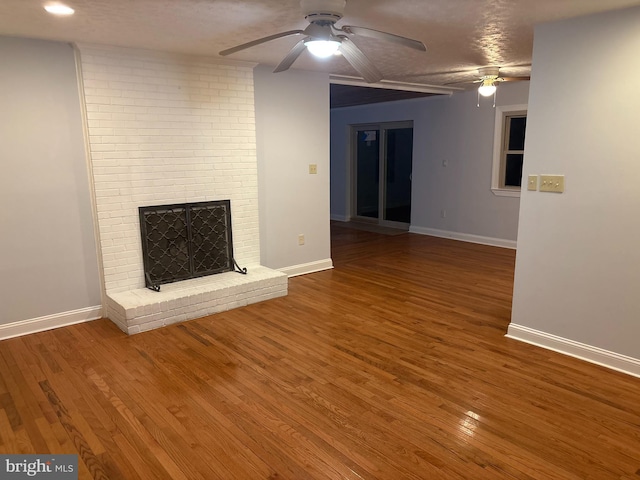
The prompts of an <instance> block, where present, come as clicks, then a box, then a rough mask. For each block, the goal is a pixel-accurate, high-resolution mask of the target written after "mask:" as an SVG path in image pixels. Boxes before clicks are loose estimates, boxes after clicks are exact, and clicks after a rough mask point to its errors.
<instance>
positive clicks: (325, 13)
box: [220, 0, 427, 83]
mask: <svg viewBox="0 0 640 480" xmlns="http://www.w3.org/2000/svg"><path fill="white" fill-rule="evenodd" d="M346 4H347V2H346V0H300V7H301V9H302V13H303V14H304V18H305V20H307V21H308V22H309V25H308V26H307V28H305V29H304V30H289V31H286V32H281V33H276V34H274V35H269V36H268V37H263V38H259V39H257V40H253V41H251V42H248V43H243V44H242V45H238V46H235V47H232V48H229V49H227V50H223V51H221V52H220V55H222V56H226V55H231V54H232V53H236V52H239V51H241V50H244V49H246V48H251V47H254V46H256V45H260V44H262V43H266V42H270V41H271V40H276V39H278V38H283V37H289V36H292V35H304V36H305V37H304V38H303V39H302V40H300V41H299V42H298V43H296V44H295V45H294V47H293V48H292V49H291V51H290V52H289V53H288V54H287V56H286V57H284V59H283V60H282V61H281V62H280V63H279V64H278V66H277V67H276V69H275V70H274V73H278V72H283V71H285V70H288V69H289V67H291V65H293V62H295V61H296V60H297V59H298V57H299V56H300V55H301V54H302V52H303V51H304V50H305V49H308V50H309V52H310V53H311V54H313V55H315V56H317V57H320V58H327V57H330V56H331V55H333V54H334V53H335V52H337V51H338V50H339V51H340V53H342V55H343V56H344V58H345V60H347V62H349V63H350V64H351V66H352V67H353V68H354V69H355V70H356V71H357V72H358V73H359V74H360V75H361V76H362V78H364V80H365V81H366V82H368V83H375V82H379V81H380V80H382V74H381V73H380V71H379V70H378V69H377V68H376V67H375V65H374V64H373V63H372V62H371V60H369V59H368V58H367V57H366V55H365V54H364V53H363V52H362V50H360V49H359V48H358V47H357V46H356V44H355V43H354V42H353V41H352V40H351V38H350V37H351V36H360V37H369V38H375V39H377V40H384V41H387V42H392V43H396V44H398V45H402V46H405V47H409V48H413V49H415V50H420V51H423V52H425V51H426V50H427V48H426V47H425V46H424V44H423V43H422V42H420V41H418V40H413V39H411V38H407V37H402V36H400V35H394V34H392V33H387V32H381V31H379V30H373V29H371V28H364V27H356V26H353V25H343V26H342V27H337V26H336V22H337V21H338V20H340V19H341V18H342V16H343V14H344V9H345V6H346Z"/></svg>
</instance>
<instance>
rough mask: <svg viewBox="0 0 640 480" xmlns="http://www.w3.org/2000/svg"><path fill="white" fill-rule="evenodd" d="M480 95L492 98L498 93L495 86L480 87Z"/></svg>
mask: <svg viewBox="0 0 640 480" xmlns="http://www.w3.org/2000/svg"><path fill="white" fill-rule="evenodd" d="M478 93H479V94H480V95H482V96H483V97H490V96H491V95H493V94H494V93H496V86H495V85H480V88H478Z"/></svg>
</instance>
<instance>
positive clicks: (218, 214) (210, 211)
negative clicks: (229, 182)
mask: <svg viewBox="0 0 640 480" xmlns="http://www.w3.org/2000/svg"><path fill="white" fill-rule="evenodd" d="M139 212H140V232H141V234H142V255H143V262H144V272H145V283H146V286H147V287H152V286H154V285H160V284H163V283H170V282H176V281H178V280H186V279H188V278H195V277H202V276H204V275H212V274H214V273H222V272H228V271H232V270H233V269H234V268H233V265H234V264H233V242H232V237H231V205H230V201H229V200H219V201H215V202H199V203H183V204H179V205H161V206H155V207H140V208H139Z"/></svg>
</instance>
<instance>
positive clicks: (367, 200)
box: [351, 121, 413, 230]
mask: <svg viewBox="0 0 640 480" xmlns="http://www.w3.org/2000/svg"><path fill="white" fill-rule="evenodd" d="M412 162H413V122H412V121H406V122H387V123H377V124H367V125H352V126H351V165H352V175H351V179H352V185H351V192H352V198H351V219H352V220H353V221H357V222H366V223H375V224H377V225H380V226H384V227H392V228H400V229H404V230H408V229H409V225H410V223H411V171H412Z"/></svg>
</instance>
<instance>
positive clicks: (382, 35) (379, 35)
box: [342, 25, 427, 52]
mask: <svg viewBox="0 0 640 480" xmlns="http://www.w3.org/2000/svg"><path fill="white" fill-rule="evenodd" d="M342 31H343V32H345V33H350V34H352V35H361V36H363V37H370V38H375V39H377V40H384V41H385V42H393V43H397V44H399V45H403V46H405V47H409V48H413V49H415V50H420V51H421V52H426V51H427V47H425V45H424V43H422V42H420V41H418V40H413V39H412V38H407V37H401V36H400V35H394V34H393V33H387V32H381V31H380V30H373V29H372V28H364V27H355V26H353V25H345V26H343V27H342Z"/></svg>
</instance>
